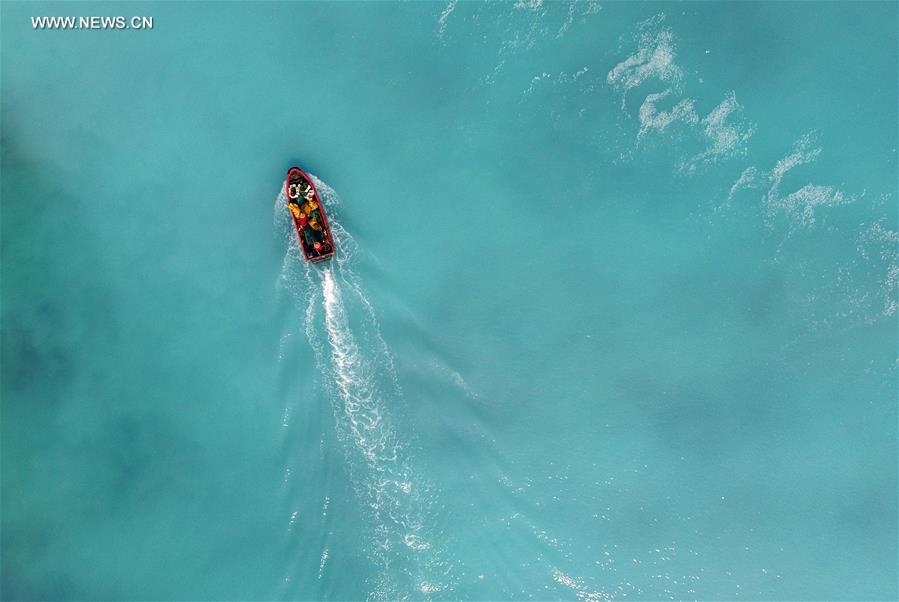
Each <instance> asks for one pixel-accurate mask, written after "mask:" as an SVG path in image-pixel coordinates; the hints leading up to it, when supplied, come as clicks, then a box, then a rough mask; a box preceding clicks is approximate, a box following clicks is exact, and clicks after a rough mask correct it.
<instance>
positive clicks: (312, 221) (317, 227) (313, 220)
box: [309, 217, 322, 231]
mask: <svg viewBox="0 0 899 602" xmlns="http://www.w3.org/2000/svg"><path fill="white" fill-rule="evenodd" d="M309 227H310V228H312V229H313V230H318V231H321V229H322V227H321V224H319V223H318V219H317V218H314V217H312V218H309Z"/></svg>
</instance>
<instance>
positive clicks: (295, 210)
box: [287, 203, 302, 219]
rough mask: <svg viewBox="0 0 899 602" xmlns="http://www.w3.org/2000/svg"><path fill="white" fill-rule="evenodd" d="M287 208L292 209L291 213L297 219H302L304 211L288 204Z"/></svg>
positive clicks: (292, 204)
mask: <svg viewBox="0 0 899 602" xmlns="http://www.w3.org/2000/svg"><path fill="white" fill-rule="evenodd" d="M287 208H288V209H290V212H291V213H292V214H293V216H294V217H295V218H297V219H300V213H302V210H301V209H300V208H299V207H298V206H297V205H296V204H294V203H287Z"/></svg>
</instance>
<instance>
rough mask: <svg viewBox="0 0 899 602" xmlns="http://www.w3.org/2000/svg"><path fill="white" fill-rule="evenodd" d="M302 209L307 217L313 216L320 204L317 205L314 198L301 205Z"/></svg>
mask: <svg viewBox="0 0 899 602" xmlns="http://www.w3.org/2000/svg"><path fill="white" fill-rule="evenodd" d="M300 208H301V209H302V210H303V213H305V214H306V215H312V212H313V211H315V210H316V209H318V203H316V202H315V199H314V198H313V199H310V200H308V201H306V202H305V203H303V204H302V205H300Z"/></svg>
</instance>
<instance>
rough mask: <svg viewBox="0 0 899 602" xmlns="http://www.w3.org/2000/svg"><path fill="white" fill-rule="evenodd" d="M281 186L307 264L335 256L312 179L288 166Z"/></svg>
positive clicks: (325, 219) (332, 242)
mask: <svg viewBox="0 0 899 602" xmlns="http://www.w3.org/2000/svg"><path fill="white" fill-rule="evenodd" d="M284 186H285V192H286V193H287V209H288V211H290V217H291V219H293V227H294V228H295V229H296V231H297V238H299V239H300V248H301V249H303V255H304V256H305V258H306V261H311V262H312V263H320V262H322V261H326V260H328V259H330V258H331V256H332V255H334V240H333V239H332V238H331V230H330V228H328V218H326V217H325V208H324V207H323V206H322V202H321V198H319V196H318V191H317V190H315V185H314V184H313V183H312V178H310V177H309V176H307V175H306V172H304V171H303V170H302V169H300V168H299V167H291V168H290V169H289V170H288V172H287V181H286V182H285V184H284Z"/></svg>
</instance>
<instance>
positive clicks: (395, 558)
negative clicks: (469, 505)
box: [275, 178, 449, 600]
mask: <svg viewBox="0 0 899 602" xmlns="http://www.w3.org/2000/svg"><path fill="white" fill-rule="evenodd" d="M313 180H314V183H315V186H316V188H317V190H318V192H319V195H320V196H321V197H322V201H323V203H324V204H325V206H326V208H327V209H328V215H329V217H330V222H331V230H332V235H333V236H334V239H335V242H336V245H335V246H336V248H337V254H336V256H335V258H334V259H333V260H332V261H331V262H330V263H329V264H327V265H325V266H324V267H318V266H313V265H311V264H308V263H307V262H305V261H303V260H302V259H301V258H300V255H299V249H298V248H297V242H296V235H295V233H294V232H293V229H292V228H291V227H290V224H289V219H288V218H287V215H286V212H285V211H284V205H283V202H284V198H283V192H282V194H281V195H280V196H279V199H278V202H276V207H275V211H276V220H280V221H285V222H287V226H286V227H284V228H283V230H285V236H287V237H288V240H290V243H289V245H288V247H289V248H288V250H287V253H286V255H285V260H284V265H283V268H282V272H281V276H280V278H279V286H280V287H281V288H284V289H287V290H289V291H290V293H291V294H292V295H293V298H294V301H295V302H296V306H297V307H298V308H299V309H300V310H301V314H302V322H303V328H304V331H305V334H306V339H307V342H308V344H309V345H310V346H311V348H312V350H313V353H314V359H315V367H316V370H317V372H318V377H319V378H320V381H321V389H322V391H321V392H323V393H324V397H326V398H327V400H328V401H329V402H330V405H331V410H332V413H333V417H334V427H335V429H334V430H335V431H336V433H337V439H338V441H339V442H340V444H341V447H342V448H343V449H342V451H343V455H344V458H345V460H346V468H347V469H348V470H347V473H348V474H349V476H350V480H351V481H352V488H353V490H354V492H355V494H356V498H357V502H358V504H359V507H360V511H361V513H362V516H363V517H364V518H365V525H364V528H365V531H366V532H365V533H364V534H363V539H364V541H365V545H366V548H367V550H366V552H367V555H368V557H369V560H370V561H371V563H372V564H373V569H374V574H375V575H376V576H375V577H374V578H373V579H372V582H371V583H369V587H368V597H369V598H371V599H391V600H393V599H410V598H427V597H429V594H433V593H436V592H439V591H445V590H446V588H447V587H448V585H449V584H448V577H449V571H448V568H447V565H446V563H444V562H443V561H442V560H441V557H442V554H441V553H440V551H439V550H438V549H437V548H436V546H435V545H434V542H433V541H431V536H432V535H433V534H432V533H429V532H428V529H427V525H428V520H427V517H428V515H429V513H430V511H431V508H432V505H433V494H432V492H431V491H430V490H429V488H428V486H427V484H426V483H425V482H424V481H423V480H422V479H420V478H418V477H417V476H416V474H415V471H414V469H413V466H412V462H411V451H410V443H411V441H412V440H411V438H410V437H409V436H404V433H408V430H404V429H403V428H402V427H401V426H400V423H399V421H400V420H401V418H402V414H403V412H402V409H403V396H402V391H401V390H400V387H399V384H398V380H397V377H396V372H395V370H394V365H393V358H392V354H391V353H390V349H389V347H388V346H387V344H386V343H385V341H384V339H383V338H382V336H381V332H380V326H379V324H378V321H377V318H376V315H375V312H374V309H373V307H372V304H371V303H370V302H369V300H368V298H367V296H366V295H365V291H364V288H363V287H362V283H361V280H360V279H359V277H358V276H357V275H356V273H355V272H354V271H353V269H352V265H353V263H354V262H353V259H354V257H356V255H357V251H358V245H357V244H356V242H355V241H354V240H353V239H352V237H351V236H350V235H349V233H347V232H346V231H345V230H344V229H343V228H342V227H341V226H340V225H339V223H338V220H337V219H336V218H337V217H338V216H337V213H338V211H337V207H338V205H339V198H338V197H337V195H336V194H335V193H334V191H333V190H332V189H331V188H330V187H328V186H327V185H326V184H325V183H324V182H321V181H319V180H318V179H315V178H313ZM290 334H291V333H287V334H285V337H289V335H290ZM282 346H283V341H282ZM283 357H284V355H283V353H282V358H283ZM282 361H283V360H282ZM290 403H291V402H290V401H288V404H287V405H288V407H290ZM285 412H286V413H287V410H285ZM285 424H286V422H285ZM289 470H290V469H288V471H289ZM326 554H327V549H326V550H325V552H323V556H322V558H323V560H322V567H320V573H321V570H323V569H324V564H325V559H326Z"/></svg>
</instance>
